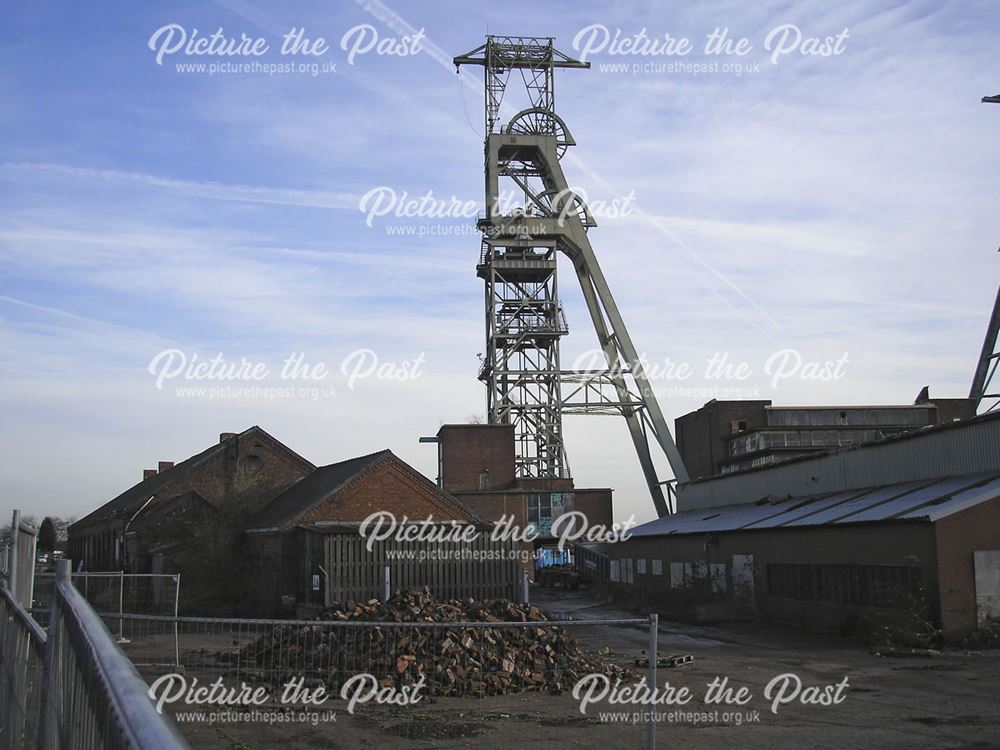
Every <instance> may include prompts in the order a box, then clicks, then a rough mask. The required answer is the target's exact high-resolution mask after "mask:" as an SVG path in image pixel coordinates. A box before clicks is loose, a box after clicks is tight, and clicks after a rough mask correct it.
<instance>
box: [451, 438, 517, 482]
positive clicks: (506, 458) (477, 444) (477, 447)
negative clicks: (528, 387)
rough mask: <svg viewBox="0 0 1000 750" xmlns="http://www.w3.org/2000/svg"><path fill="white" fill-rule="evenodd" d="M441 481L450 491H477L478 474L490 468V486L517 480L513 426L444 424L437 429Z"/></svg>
mask: <svg viewBox="0 0 1000 750" xmlns="http://www.w3.org/2000/svg"><path fill="white" fill-rule="evenodd" d="M438 438H439V440H440V444H439V445H438V448H439V449H440V450H441V459H442V470H441V474H442V482H443V486H444V489H445V490H447V491H448V492H457V491H462V490H478V489H479V475H480V473H481V472H483V471H485V470H488V471H489V473H490V487H491V488H502V487H508V486H510V485H511V484H513V482H514V427H513V425H483V424H463V425H445V426H444V427H442V428H441V429H440V430H439V431H438Z"/></svg>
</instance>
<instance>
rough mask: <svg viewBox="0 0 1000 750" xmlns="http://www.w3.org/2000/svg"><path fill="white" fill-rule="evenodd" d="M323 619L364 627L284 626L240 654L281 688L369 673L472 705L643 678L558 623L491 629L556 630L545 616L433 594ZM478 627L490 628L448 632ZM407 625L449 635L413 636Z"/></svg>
mask: <svg viewBox="0 0 1000 750" xmlns="http://www.w3.org/2000/svg"><path fill="white" fill-rule="evenodd" d="M317 619H318V620H335V621H340V622H345V623H357V627H352V626H351V625H345V626H334V627H331V626H329V625H319V624H317V625H303V624H289V625H278V626H276V627H274V628H273V630H272V631H271V632H270V633H267V634H265V635H262V636H260V637H259V638H257V639H256V640H254V641H251V642H250V643H248V644H247V645H246V646H244V647H243V648H242V649H240V653H239V662H240V664H241V668H242V669H243V670H244V671H247V670H248V669H249V671H251V672H255V671H256V675H255V676H257V677H258V678H259V679H263V680H271V681H274V682H279V683H281V682H285V681H287V680H289V679H293V678H296V677H299V676H305V677H307V678H308V679H310V680H312V681H313V682H322V683H323V684H325V685H326V686H327V689H328V690H331V691H336V690H339V688H340V685H341V684H342V683H343V682H344V681H345V680H347V679H348V678H350V677H351V676H353V675H356V674H359V673H362V672H367V673H370V674H372V675H374V676H375V677H376V678H377V679H378V680H379V684H380V686H381V687H394V688H400V687H405V686H410V685H414V684H417V683H418V682H419V681H420V680H421V676H423V680H424V686H423V688H422V692H423V693H424V694H425V695H436V696H470V697H471V696H484V695H504V694H509V693H519V692H528V691H536V692H550V693H558V692H561V691H563V690H569V689H572V687H573V685H574V684H575V683H576V681H577V680H578V679H580V678H581V677H583V676H584V675H587V674H591V673H600V674H604V675H607V676H608V677H609V678H610V679H612V681H613V680H614V679H615V678H617V677H621V678H622V679H623V680H624V679H632V677H633V675H632V673H631V672H630V671H629V670H627V669H624V668H622V667H618V666H615V665H613V664H608V663H605V662H604V660H603V659H602V658H601V657H600V656H598V655H596V654H591V653H587V652H586V651H584V650H583V649H582V648H581V647H580V646H579V644H578V643H577V641H576V639H575V638H573V637H572V636H570V635H569V634H568V633H566V630H565V629H564V628H561V627H559V626H558V625H556V624H555V623H554V622H553V624H552V625H551V626H548V625H546V626H538V627H510V626H506V627H503V626H501V627H491V626H490V625H489V624H488V623H501V622H508V623H509V622H521V623H524V622H533V623H535V622H537V623H543V622H545V623H547V622H551V621H550V620H549V619H548V617H546V615H545V613H544V612H542V611H541V610H540V609H538V608H537V607H533V606H530V605H524V604H516V603H514V602H511V601H507V600H495V601H489V602H474V601H472V600H456V599H453V600H449V601H438V600H437V599H435V598H434V597H433V596H432V595H431V594H429V593H428V592H427V591H426V590H425V591H421V592H411V593H405V594H401V593H398V592H397V593H396V595H395V596H393V597H392V598H391V599H390V600H389V601H387V602H383V603H380V602H378V601H376V600H372V601H369V602H365V603H362V604H357V605H354V606H344V607H338V608H334V609H331V610H327V611H325V612H323V613H322V614H321V615H320V616H319V617H318V618H317ZM470 622H475V623H486V624H485V625H483V624H479V625H477V626H476V627H461V626H459V625H456V626H455V627H449V626H448V623H470ZM369 623H383V625H381V626H380V625H371V624H369ZM391 623H403V625H392V624H391ZM405 623H436V624H438V625H439V626H438V627H406V626H405ZM255 667H256V670H255Z"/></svg>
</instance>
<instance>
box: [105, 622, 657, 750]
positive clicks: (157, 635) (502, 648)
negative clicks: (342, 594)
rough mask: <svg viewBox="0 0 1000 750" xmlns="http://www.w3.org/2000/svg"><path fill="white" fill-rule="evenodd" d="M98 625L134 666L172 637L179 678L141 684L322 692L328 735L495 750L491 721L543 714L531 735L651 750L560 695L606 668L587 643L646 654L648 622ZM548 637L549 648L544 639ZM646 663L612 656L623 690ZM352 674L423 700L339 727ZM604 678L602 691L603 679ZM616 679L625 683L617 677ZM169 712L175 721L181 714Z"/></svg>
mask: <svg viewBox="0 0 1000 750" xmlns="http://www.w3.org/2000/svg"><path fill="white" fill-rule="evenodd" d="M104 618H105V620H106V622H107V624H108V626H109V628H110V629H111V630H113V631H117V630H118V629H119V628H121V629H122V631H123V633H124V636H125V640H124V642H123V645H122V648H123V649H124V651H125V653H126V654H127V655H128V656H129V657H130V658H131V659H133V661H135V662H137V663H147V664H153V663H164V662H167V661H168V660H169V659H170V658H171V657H173V655H174V653H175V651H174V650H175V648H177V646H176V643H177V641H175V635H174V634H175V632H179V635H178V636H177V638H178V639H179V644H180V645H179V665H180V669H177V670H174V669H168V670H155V671H154V670H148V669H147V670H143V674H144V675H145V676H146V677H147V679H148V680H150V682H152V681H153V678H154V676H160V675H163V674H166V673H168V672H175V671H176V672H178V673H180V674H183V676H184V678H185V679H187V680H189V681H193V680H197V681H198V684H202V685H207V684H210V683H213V682H214V681H215V680H217V679H222V680H223V682H224V684H225V685H227V686H238V685H240V684H243V683H245V684H247V685H253V686H267V687H268V688H269V691H270V692H271V694H272V695H278V694H279V693H280V691H281V689H282V687H283V686H284V685H287V684H288V683H289V681H291V680H294V679H300V678H301V679H302V680H304V684H305V685H307V686H312V687H315V686H317V685H324V686H326V687H327V688H328V689H329V691H330V693H331V694H332V695H333V696H334V699H333V700H334V703H333V704H332V705H334V706H336V707H337V708H339V709H341V710H340V711H339V713H340V718H338V719H337V724H336V731H337V732H338V733H339V732H341V731H342V730H345V731H346V728H345V726H344V722H345V721H347V722H352V721H355V720H356V721H357V722H358V723H359V725H361V726H364V727H369V729H368V730H366V731H374V730H371V729H370V728H371V727H378V731H381V732H385V733H386V734H387V735H389V736H388V737H386V738H383V739H384V740H385V741H386V742H387V743H388V745H389V746H392V745H393V742H392V740H391V737H392V736H395V737H405V738H407V739H410V740H420V739H428V738H429V737H428V736H426V735H425V733H428V732H430V733H432V734H433V737H434V738H437V739H439V740H440V739H444V738H452V739H454V738H456V737H465V738H468V737H471V736H476V740H475V744H476V746H477V747H482V748H489V747H506V746H507V745H506V744H505V743H504V739H505V737H504V736H503V734H502V733H501V734H495V733H493V731H492V729H491V727H495V726H496V724H495V721H496V718H497V716H498V715H500V716H510V715H511V712H513V713H514V714H516V715H523V713H524V711H525V710H531V708H532V707H534V706H536V705H543V706H544V707H547V708H545V710H548V711H550V712H551V713H550V715H548V716H545V717H543V719H542V724H541V726H543V727H545V728H548V729H552V731H553V734H554V735H555V736H560V735H559V731H561V730H578V729H583V728H585V729H586V730H587V734H588V737H589V738H591V739H592V738H593V737H596V736H601V737H606V738H607V740H608V741H609V742H613V743H615V745H616V746H619V747H642V746H643V745H644V744H645V743H646V742H650V741H652V739H653V732H654V730H653V729H652V728H651V727H650V724H651V720H647V719H642V720H639V721H635V722H633V723H627V724H609V723H601V722H600V721H599V720H598V717H597V716H595V715H594V713H595V712H593V711H592V712H591V714H590V715H588V716H583V715H581V713H580V712H579V710H578V705H577V701H576V699H575V698H574V697H573V696H572V689H573V686H574V684H575V683H576V682H577V680H578V679H580V678H582V677H583V676H584V675H585V674H588V673H589V672H590V671H599V670H600V669H602V668H603V667H602V666H600V665H605V666H607V665H609V664H610V663H611V662H614V658H615V657H607V656H602V655H600V654H598V650H599V649H600V648H601V646H600V645H597V644H598V643H599V644H601V645H603V646H607V645H611V644H614V645H615V647H616V650H617V647H618V646H619V644H620V643H621V641H622V639H624V638H628V639H629V640H630V642H631V644H632V646H633V649H634V650H638V649H641V650H642V652H643V653H645V652H646V649H647V648H652V649H653V652H654V653H655V649H656V647H655V643H656V640H655V639H656V627H655V624H654V625H653V626H652V627H651V620H650V619H627V620H593V621H589V620H567V621H562V620H554V621H553V620H550V621H543V622H386V621H356V620H352V621H340V620H333V621H319V620H281V619H268V620H265V619H257V620H251V619H237V618H207V617H177V618H174V617H159V616H143V615H115V614H110V615H105V616H104ZM557 633H558V634H559V636H560V637H559V638H554V637H553V636H554V635H555V634H557ZM564 638H569V639H570V640H572V641H573V642H576V641H577V640H578V639H579V640H580V641H581V642H582V641H584V640H587V641H588V644H587V645H586V647H583V646H581V651H582V652H583V653H585V654H586V659H591V660H592V661H587V660H583V661H581V660H579V659H577V658H574V657H573V654H572V653H571V652H569V651H564V650H563V648H564V647H565V643H566V641H565V640H564ZM620 653H621V652H620V651H619V654H620ZM608 659H610V660H611V662H609V661H607V660H608ZM655 663H656V660H655V659H653V660H651V667H650V669H646V668H645V666H644V667H643V668H642V669H634V668H633V667H634V665H633V664H632V663H631V659H625V660H623V658H622V657H621V656H619V657H618V661H617V662H614V664H613V666H614V668H615V669H618V670H626V669H628V670H631V674H630V675H629V678H630V679H635V680H637V679H639V678H641V677H646V678H647V679H649V678H650V677H652V678H653V679H654V680H655V672H652V671H651V670H653V669H655ZM609 669H610V667H609ZM362 673H367V674H370V675H372V676H373V677H374V678H375V679H376V680H377V682H378V684H379V685H380V686H381V687H394V688H396V689H400V688H403V687H406V686H408V685H409V686H412V685H413V684H414V682H415V681H416V680H417V679H419V675H420V674H426V684H425V687H424V688H423V691H424V693H425V694H426V696H427V697H428V698H430V699H431V700H428V701H424V702H423V703H421V704H419V707H411V708H409V709H406V710H402V709H395V710H393V711H389V710H387V711H380V708H381V707H375V706H372V707H367V708H364V709H362V710H360V711H359V717H354V716H345V715H344V714H343V711H342V709H343V703H339V704H338V703H337V700H338V699H339V693H338V691H339V689H340V688H342V687H343V685H344V684H345V682H346V681H347V680H348V679H350V678H351V677H353V676H356V675H359V674H362ZM610 674H611V675H612V681H613V680H614V674H615V673H614V672H613V671H612V672H611V673H610ZM618 674H619V675H621V676H622V677H623V679H625V675H624V672H619V673H618ZM195 708H198V707H195ZM176 710H178V711H179V712H181V716H180V719H184V718H187V715H188V714H190V712H191V707H184V706H181V707H180V708H179V709H176ZM238 727H239V724H238V723H234V724H227V730H226V731H227V735H226V736H227V738H228V740H229V741H232V742H234V743H235V744H239V743H240V741H244V740H245V741H246V742H248V743H252V741H253V739H254V737H255V735H254V731H255V730H254V728H253V725H252V724H250V725H245V726H244V727H243V728H242V729H238ZM240 731H242V732H243V734H242V735H241V734H239V732H240ZM463 732H471V733H472V734H463ZM480 735H481V736H480ZM198 736H199V737H202V736H203V734H201V733H199V735H198ZM333 736H334V735H330V736H328V737H325V738H324V736H323V735H322V734H318V735H317V736H316V738H315V739H316V742H317V744H322V742H323V741H326V740H331V738H333ZM337 736H340V737H341V738H343V736H342V735H339V734H338V735H337ZM368 736H369V737H371V735H368ZM345 741H346V740H345ZM375 741H376V742H377V741H378V740H377V739H376V740H375ZM570 744H571V743H570ZM647 746H652V745H647Z"/></svg>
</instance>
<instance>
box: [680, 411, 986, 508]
mask: <svg viewBox="0 0 1000 750" xmlns="http://www.w3.org/2000/svg"><path fill="white" fill-rule="evenodd" d="M997 470H1000V414H996V415H989V416H983V417H979V418H977V419H975V420H970V421H968V422H964V423H961V424H955V425H951V426H948V427H946V428H944V429H934V430H930V431H928V432H927V433H926V434H920V435H913V436H910V437H905V438H899V439H895V440H890V441H887V442H884V443H880V444H878V445H871V446H863V447H860V448H854V449H851V450H844V451H840V452H838V453H833V454H828V455H825V456H820V457H818V458H813V459H809V460H802V461H796V462H794V463H789V464H785V465H778V466H776V467H773V468H768V469H763V470H759V471H751V472H745V473H741V474H733V475H730V476H725V477H720V478H717V479H710V480H704V481H701V482H691V483H689V484H687V485H683V486H681V487H680V488H678V510H693V509H698V508H712V507H716V506H719V505H732V504H735V503H744V502H748V503H750V502H756V501H757V500H760V499H761V498H764V497H767V496H772V497H785V496H787V495H791V496H793V497H798V496H804V495H814V494H818V493H822V492H836V491H839V490H849V489H861V488H864V487H875V486H878V485H882V484H891V483H895V482H906V481H912V480H918V479H934V478H936V477H943V476H951V475H955V474H973V473H976V472H981V471H997Z"/></svg>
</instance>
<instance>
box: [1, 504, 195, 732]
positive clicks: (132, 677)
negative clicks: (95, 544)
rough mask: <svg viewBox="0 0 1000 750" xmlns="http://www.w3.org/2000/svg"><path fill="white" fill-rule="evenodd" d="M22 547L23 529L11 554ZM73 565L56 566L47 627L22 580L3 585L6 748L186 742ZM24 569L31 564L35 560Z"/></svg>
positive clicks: (64, 562)
mask: <svg viewBox="0 0 1000 750" xmlns="http://www.w3.org/2000/svg"><path fill="white" fill-rule="evenodd" d="M16 522H17V519H16V514H15V524H16ZM28 541H29V542H30V543H31V544H30V546H31V547H33V546H34V544H33V541H34V540H33V537H32V538H31V539H30V540H28ZM19 546H22V547H23V546H28V545H27V544H25V538H24V535H18V536H15V537H14V539H13V542H12V545H11V551H10V559H11V560H16V559H23V556H22V555H19V553H18V547H19ZM32 556H33V550H32ZM70 567H71V566H70V562H69V561H68V560H60V561H59V562H58V563H57V565H56V577H55V583H54V586H53V596H52V610H51V613H50V616H49V628H48V632H47V633H46V632H45V631H44V630H43V629H42V628H41V626H39V625H38V623H37V622H36V621H35V620H34V619H33V618H32V617H31V615H30V614H29V613H28V611H27V609H25V607H23V606H22V605H21V603H20V602H19V601H18V598H17V596H16V587H17V584H16V583H14V590H13V591H12V590H11V588H10V587H8V586H3V587H0V750H8V749H11V750H13V749H14V748H31V747H35V748H39V750H63V749H64V748H72V749H73V750H76V749H77V748H82V749H83V750H89V749H91V748H93V750H104V748H111V749H112V750H114V749H117V748H136V749H137V750H139V749H142V750H145V749H146V748H152V749H153V750H161V749H162V750H166V749H167V748H181V749H182V748H187V747H188V745H187V743H186V742H185V741H184V739H183V738H182V737H181V736H180V734H179V733H178V732H177V730H176V728H175V727H174V726H173V724H172V722H171V721H170V720H169V719H168V718H166V717H164V716H162V715H160V714H159V713H158V712H157V711H156V708H155V707H154V705H153V703H152V701H151V700H150V698H149V695H148V688H147V686H146V684H145V683H144V682H143V681H142V678H141V677H140V676H139V673H138V672H137V671H136V669H135V667H134V666H133V664H132V663H131V662H130V661H129V660H128V657H126V656H125V654H124V653H122V651H121V649H119V648H118V646H117V645H116V644H115V642H114V639H113V638H112V637H111V634H110V633H109V632H108V629H107V628H106V627H105V626H104V623H103V622H102V620H101V618H100V617H99V616H98V615H97V614H96V613H95V612H94V610H93V609H92V608H91V607H90V605H89V604H88V603H87V601H86V599H84V597H83V595H82V594H80V592H79V591H77V590H76V589H75V588H74V587H73V583H72V581H71V579H70ZM25 569H26V570H28V571H33V569H34V565H33V561H32V565H31V566H30V567H27V566H26V568H25ZM13 572H14V573H15V574H16V573H17V572H16V569H15V571H13ZM14 581H15V576H14V575H12V576H11V577H10V582H11V583H13V582H14ZM21 590H22V592H25V591H30V588H28V589H24V588H22V589H21Z"/></svg>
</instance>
